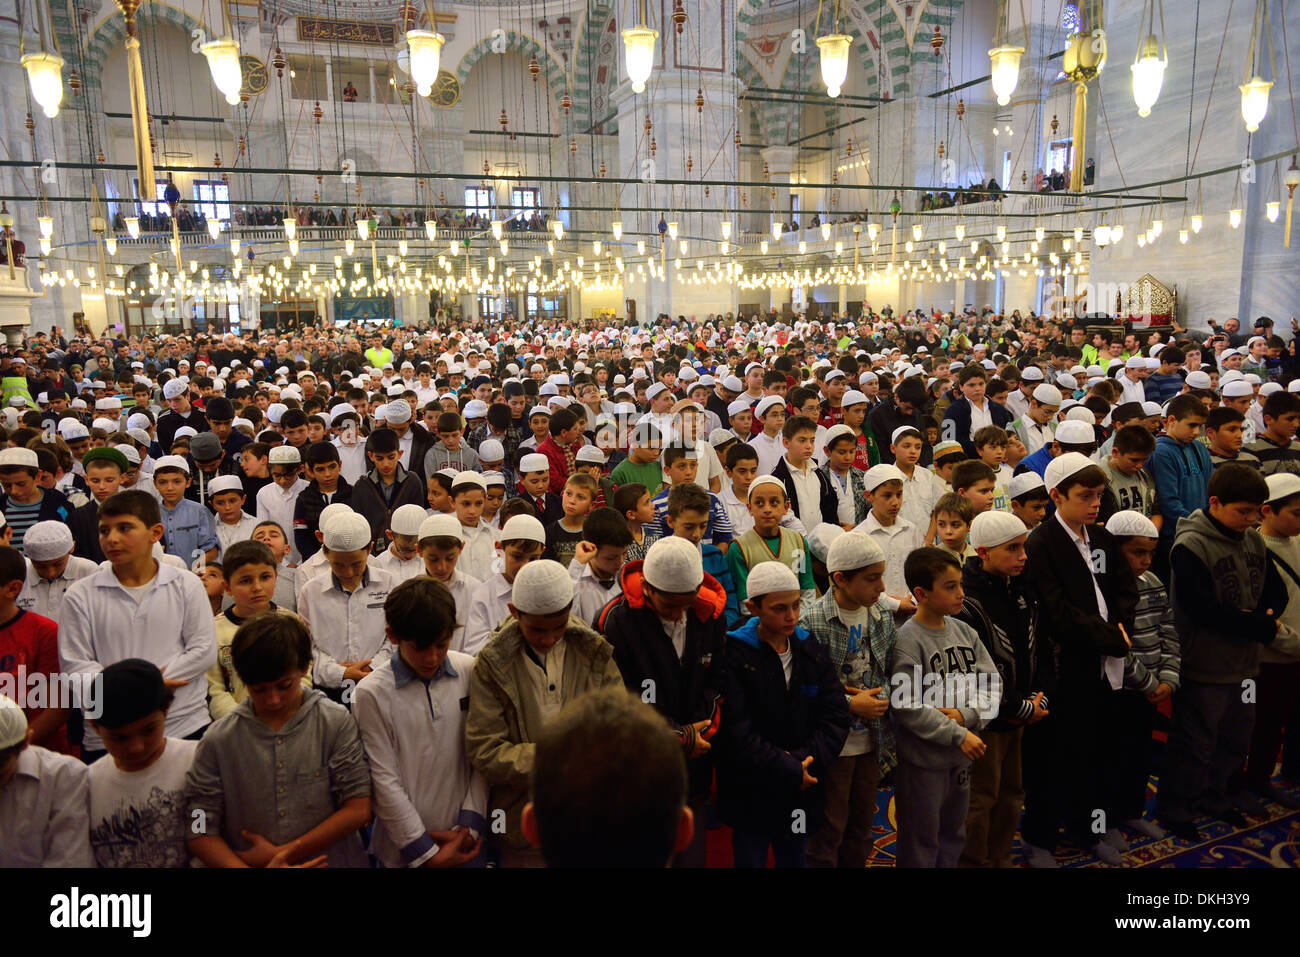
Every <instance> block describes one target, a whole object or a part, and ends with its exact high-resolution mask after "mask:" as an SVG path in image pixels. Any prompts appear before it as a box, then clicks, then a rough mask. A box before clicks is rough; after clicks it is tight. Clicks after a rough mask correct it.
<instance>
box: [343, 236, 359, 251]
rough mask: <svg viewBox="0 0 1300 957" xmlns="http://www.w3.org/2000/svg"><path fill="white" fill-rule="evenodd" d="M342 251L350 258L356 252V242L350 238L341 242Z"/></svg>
mask: <svg viewBox="0 0 1300 957" xmlns="http://www.w3.org/2000/svg"><path fill="white" fill-rule="evenodd" d="M343 251H344V252H346V253H347V254H348V255H349V256H351V255H352V254H353V253H354V252H356V251H357V241H356V240H355V239H353V238H352V237H351V236H349V237H348V238H347V239H345V240H343Z"/></svg>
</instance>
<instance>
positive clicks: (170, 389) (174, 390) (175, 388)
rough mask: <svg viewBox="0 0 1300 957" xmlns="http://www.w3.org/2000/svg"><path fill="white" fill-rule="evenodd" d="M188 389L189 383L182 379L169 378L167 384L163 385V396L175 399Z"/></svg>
mask: <svg viewBox="0 0 1300 957" xmlns="http://www.w3.org/2000/svg"><path fill="white" fill-rule="evenodd" d="M188 391H189V385H188V383H185V382H182V381H181V380H180V379H168V380H167V384H166V385H165V386H163V398H164V399H175V398H177V397H178V396H181V395H184V394H185V393H186V392H188Z"/></svg>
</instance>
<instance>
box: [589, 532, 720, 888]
mask: <svg viewBox="0 0 1300 957" xmlns="http://www.w3.org/2000/svg"><path fill="white" fill-rule="evenodd" d="M621 580H622V587H623V594H622V595H620V596H619V597H618V598H615V599H613V600H612V601H610V602H609V603H608V604H607V605H606V606H605V607H604V609H603V610H602V611H601V612H600V614H599V615H598V616H597V618H596V629H597V630H598V631H599V632H600V633H601V634H603V635H604V636H605V637H606V639H608V640H609V642H610V644H612V645H613V646H614V662H615V663H616V664H617V665H618V670H619V672H620V673H621V674H622V675H623V682H624V684H626V685H627V687H628V689H629V690H630V691H632V692H633V693H635V694H638V695H640V696H641V697H642V698H643V699H644V700H646V701H648V702H649V704H651V705H653V706H654V708H655V710H656V711H658V712H659V713H660V714H661V715H662V716H663V717H664V720H666V721H667V722H668V725H669V727H671V728H672V729H673V730H674V731H675V732H676V734H677V737H678V740H679V741H680V742H681V745H682V751H683V753H684V754H685V756H686V764H687V771H688V773H689V782H690V789H689V795H688V803H689V805H690V808H691V810H692V811H693V812H694V814H695V822H696V828H695V837H694V839H693V840H692V841H691V844H690V846H689V847H688V848H686V849H685V850H684V851H682V852H681V853H679V854H678V855H677V856H676V857H675V858H674V859H673V866H674V867H704V866H705V838H706V837H707V833H708V825H707V823H706V821H705V817H704V810H705V803H706V801H707V800H708V797H709V789H710V787H711V786H712V783H713V760H712V756H711V754H710V750H711V747H712V745H711V743H710V739H711V738H712V737H713V733H714V732H715V731H716V730H717V720H718V717H719V712H720V708H721V704H720V702H721V695H722V657H723V647H724V643H725V641H726V632H727V620H726V617H725V615H724V612H725V610H726V606H727V593H726V591H724V590H723V588H722V586H721V585H720V584H718V582H717V580H716V579H714V578H713V577H712V576H710V575H706V574H704V566H703V564H702V562H701V559H700V551H699V549H698V548H696V547H695V546H693V545H692V544H691V543H690V542H689V541H687V540H686V539H684V538H665V539H661V540H660V541H658V542H656V543H655V544H654V545H652V546H651V548H650V551H649V553H648V554H647V556H646V559H645V561H644V562H632V563H630V564H628V565H625V566H624V567H623V570H622V573H621Z"/></svg>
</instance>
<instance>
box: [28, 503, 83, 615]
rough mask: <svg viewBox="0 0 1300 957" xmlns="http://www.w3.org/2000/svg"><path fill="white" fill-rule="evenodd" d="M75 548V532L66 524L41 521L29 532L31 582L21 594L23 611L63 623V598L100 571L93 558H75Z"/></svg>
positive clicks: (29, 580)
mask: <svg viewBox="0 0 1300 957" xmlns="http://www.w3.org/2000/svg"><path fill="white" fill-rule="evenodd" d="M73 547H74V543H73V541H72V532H71V531H70V530H69V528H68V526H67V525H64V524H63V523H62V522H53V521H46V522H37V523H36V524H35V525H33V526H32V527H31V528H29V529H27V535H26V536H24V538H23V551H24V552H25V553H26V558H27V580H26V581H25V582H24V583H23V590H22V591H20V592H19V593H18V598H17V600H16V604H17V605H18V607H19V608H21V609H22V610H23V611H32V612H35V613H36V614H38V615H43V616H44V617H46V618H49V619H50V620H51V621H55V622H57V621H58V620H59V610H60V608H62V606H63V596H64V595H65V594H67V591H68V589H69V588H71V587H72V584H73V583H74V582H76V581H79V580H80V579H82V578H85V577H86V576H87V575H93V574H95V572H97V571H99V566H98V565H97V564H95V563H94V562H92V561H91V560H90V559H89V558H81V557H79V556H77V555H73V554H72V549H73Z"/></svg>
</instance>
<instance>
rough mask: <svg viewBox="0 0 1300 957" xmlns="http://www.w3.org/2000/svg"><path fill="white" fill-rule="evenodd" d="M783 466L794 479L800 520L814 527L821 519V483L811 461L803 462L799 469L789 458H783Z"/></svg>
mask: <svg viewBox="0 0 1300 957" xmlns="http://www.w3.org/2000/svg"><path fill="white" fill-rule="evenodd" d="M785 467H786V468H787V469H788V470H789V472H790V478H791V479H792V480H793V481H794V493H795V496H796V500H797V502H798V504H799V517H800V520H801V521H803V523H804V525H805V526H807V525H811V526H813V527H814V528H816V527H817V526H818V525H820V524H821V520H822V485H821V482H820V481H819V480H818V478H817V470H816V469H814V468H813V464H812V462H805V463H804V467H803V468H802V469H799V468H797V467H795V465H794V464H793V463H792V462H791V461H790V460H789V459H786V460H785Z"/></svg>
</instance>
